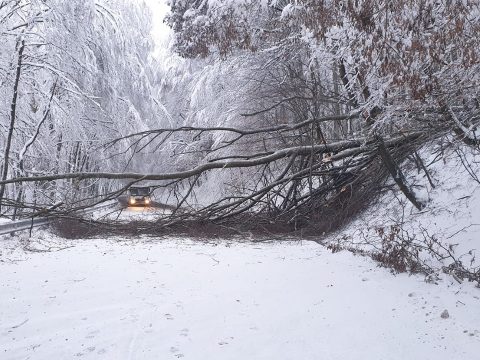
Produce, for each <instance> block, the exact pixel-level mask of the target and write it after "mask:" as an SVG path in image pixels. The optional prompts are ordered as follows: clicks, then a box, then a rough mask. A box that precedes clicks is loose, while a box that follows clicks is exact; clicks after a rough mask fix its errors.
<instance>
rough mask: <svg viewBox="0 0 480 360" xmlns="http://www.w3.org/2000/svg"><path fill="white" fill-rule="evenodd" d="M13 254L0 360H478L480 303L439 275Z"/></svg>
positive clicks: (80, 245) (114, 244)
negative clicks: (430, 279) (427, 278)
mask: <svg viewBox="0 0 480 360" xmlns="http://www.w3.org/2000/svg"><path fill="white" fill-rule="evenodd" d="M18 241H19V240H18V239H12V240H6V241H3V242H0V251H1V257H0V259H1V262H0V287H1V288H0V319H1V322H0V359H2V360H13V359H76V358H81V359H112V360H113V359H115V360H119V359H176V358H185V359H195V360H199V359H208V360H214V359H222V360H223V359H239V360H244V359H276V360H278V359H295V360H297V359H302V360H307V359H329V360H333V359H338V360H348V359H352V360H353V359H355V360H358V359H369V360H375V359H378V360H380V359H382V360H384V359H388V360H394V359H399V360H400V359H401V360H404V359H423V360H428V359H435V360H441V359H448V360H456V359H459V360H460V359H465V360H474V359H478V356H479V349H480V290H479V289H478V288H475V287H474V286H473V284H471V283H463V284H461V285H459V284H457V283H456V282H454V280H453V279H452V278H450V277H449V276H446V275H445V276H444V278H443V279H442V280H441V281H439V282H438V285H434V284H428V283H425V282H424V280H423V277H420V276H408V275H404V274H402V275H397V276H392V275H391V273H390V272H389V271H388V270H386V269H383V268H378V267H377V266H376V264H375V263H374V262H373V261H372V260H370V259H368V258H363V257H358V256H354V255H352V254H350V253H348V252H342V253H338V254H332V253H330V252H328V251H327V250H326V249H325V248H323V247H322V246H320V245H318V244H316V243H313V242H288V243H287V242H281V243H280V242H276V243H245V242H244V243H238V242H237V243H233V242H227V241H223V242H216V243H200V242H193V241H189V240H185V239H170V240H160V239H158V240H147V239H137V240H135V241H132V240H130V241H121V240H117V241H114V240H108V241H107V240H83V241H75V242H73V241H66V240H59V239H51V238H49V237H48V236H45V235H43V236H38V237H37V238H34V240H33V242H32V243H31V244H30V245H29V249H31V250H35V249H37V250H42V249H47V248H50V250H51V252H32V251H29V252H26V251H24V250H23V249H22V247H21V246H19V243H18ZM24 245H25V244H24ZM445 310H447V311H448V313H449V317H448V318H442V316H441V315H442V313H443V312H444V311H445Z"/></svg>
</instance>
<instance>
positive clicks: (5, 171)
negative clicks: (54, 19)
mask: <svg viewBox="0 0 480 360" xmlns="http://www.w3.org/2000/svg"><path fill="white" fill-rule="evenodd" d="M24 50H25V40H22V41H21V43H20V47H19V48H18V62H17V70H16V75H15V83H14V85H13V98H12V103H11V107H10V127H9V129H8V136H7V142H6V144H5V153H4V156H3V173H2V181H5V180H6V179H7V177H8V170H9V166H8V161H9V158H10V148H11V146H12V138H13V130H14V128H15V120H16V116H17V99H18V88H19V85H20V75H21V72H22V60H23V51H24ZM4 195H5V185H4V184H2V185H0V213H1V211H2V201H3V197H4Z"/></svg>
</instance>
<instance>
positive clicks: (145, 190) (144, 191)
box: [130, 188, 150, 196]
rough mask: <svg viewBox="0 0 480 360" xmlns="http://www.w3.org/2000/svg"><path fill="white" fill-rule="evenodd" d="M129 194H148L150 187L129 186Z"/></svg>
mask: <svg viewBox="0 0 480 360" xmlns="http://www.w3.org/2000/svg"><path fill="white" fill-rule="evenodd" d="M130 194H131V195H132V196H148V195H149V194H150V188H130Z"/></svg>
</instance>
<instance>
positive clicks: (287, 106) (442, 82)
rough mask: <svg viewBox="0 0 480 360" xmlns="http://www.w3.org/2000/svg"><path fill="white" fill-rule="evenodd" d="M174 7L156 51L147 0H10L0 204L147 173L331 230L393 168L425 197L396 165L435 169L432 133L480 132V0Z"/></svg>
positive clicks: (35, 203)
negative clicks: (164, 41)
mask: <svg viewBox="0 0 480 360" xmlns="http://www.w3.org/2000/svg"><path fill="white" fill-rule="evenodd" d="M170 9H171V10H170V12H169V14H168V15H167V17H166V19H165V22H166V24H168V26H169V27H171V29H172V30H173V35H172V36H171V41H170V42H171V45H170V51H168V52H164V53H163V54H162V56H160V57H157V58H155V57H153V56H152V51H153V50H154V41H153V39H152V37H151V23H152V16H151V14H149V9H148V8H147V6H146V5H145V4H142V2H138V3H137V2H134V4H132V2H130V1H126V0H125V1H120V0H115V1H113V0H111V1H100V0H99V1H85V2H75V1H74V2H65V1H49V2H45V1H41V0H38V1H35V0H34V1H3V2H2V4H1V8H0V11H1V15H2V18H1V19H2V20H1V22H0V24H1V26H2V32H1V36H2V38H3V40H2V41H3V44H4V46H3V47H2V53H1V61H2V64H1V66H0V68H1V71H2V74H1V79H2V80H1V89H2V92H1V94H2V95H1V101H2V104H3V106H2V107H1V109H3V110H2V114H1V119H2V120H1V126H2V128H3V130H2V137H1V147H2V155H3V157H2V158H3V161H2V172H1V174H2V179H1V182H0V198H1V206H2V208H1V209H2V213H3V214H11V213H12V211H13V216H14V217H15V216H18V215H19V213H25V214H28V215H29V216H32V214H33V216H35V214H36V213H38V212H43V213H45V212H47V213H48V212H53V211H56V212H62V211H67V210H71V209H72V208H78V207H80V206H88V205H91V204H95V203H98V202H101V201H104V200H105V199H112V198H115V197H116V196H118V195H119V194H121V193H123V192H124V191H125V190H126V189H127V188H128V186H131V185H132V184H135V183H136V182H145V181H149V182H150V183H151V184H152V185H153V186H154V187H155V189H156V190H155V194H156V196H157V197H158V198H160V199H162V201H165V202H166V203H170V204H171V205H173V206H175V207H176V208H183V211H182V214H183V215H182V216H183V218H185V217H187V218H192V217H194V218H202V219H207V220H213V221H217V220H223V219H226V218H227V217H228V218H231V217H237V216H240V215H245V216H247V217H248V216H252V214H254V218H255V221H258V219H259V218H258V215H260V216H261V218H263V219H265V221H267V222H268V223H275V224H282V226H286V227H291V226H293V227H294V228H295V229H298V228H299V227H302V226H312V224H313V223H316V226H317V227H320V228H321V229H316V230H318V231H320V230H321V232H323V231H328V230H330V228H334V227H336V226H340V225H341V224H342V223H343V222H344V221H345V219H347V218H349V217H350V216H351V215H353V214H355V213H357V212H358V211H361V210H362V209H364V208H365V207H367V206H368V205H369V203H370V202H371V201H372V200H373V199H374V198H375V196H376V195H377V194H378V193H379V191H381V188H383V187H384V183H385V181H387V180H388V178H389V177H392V176H393V179H394V180H395V182H396V183H397V185H398V186H399V187H400V189H401V190H402V192H403V193H404V196H406V197H407V198H408V199H409V200H410V201H411V202H412V203H413V204H414V205H415V206H416V207H417V208H418V209H421V208H422V207H423V206H424V204H422V200H421V199H418V198H417V197H416V195H415V192H414V189H412V188H411V186H410V185H409V184H408V183H407V181H406V180H405V179H404V176H403V174H402V170H401V168H400V167H399V164H400V163H402V162H403V161H404V160H405V159H407V158H411V159H413V161H414V162H415V164H416V165H417V166H419V167H420V168H422V171H426V172H428V170H427V169H426V167H425V164H424V161H423V159H422V158H421V157H420V155H419V154H418V150H419V149H420V148H421V147H422V146H423V145H424V144H425V143H428V142H431V141H444V142H458V140H460V141H462V142H463V143H465V144H466V145H468V146H470V147H473V148H476V147H477V146H478V140H477V135H478V134H477V125H478V121H479V119H480V117H479V116H480V115H479V112H480V103H479V98H478V84H479V76H480V75H479V73H480V72H479V56H480V54H479V51H480V50H479V49H480V44H479V42H480V38H479V37H478V36H477V34H478V33H479V30H480V29H479V27H480V23H479V21H478V17H479V4H478V2H476V1H448V2H438V1H434V0H431V1H424V0H419V1H395V2H392V1H373V0H372V1H360V2H359V1H340V0H339V1H335V0H332V1H327V2H325V1H270V2H269V1H233V0H230V1H229V0H224V1H171V2H170ZM319 14H321V15H319ZM319 217H321V218H322V221H319ZM319 222H324V223H325V224H318V223H319ZM337 223H338V224H337ZM313 225H315V224H313Z"/></svg>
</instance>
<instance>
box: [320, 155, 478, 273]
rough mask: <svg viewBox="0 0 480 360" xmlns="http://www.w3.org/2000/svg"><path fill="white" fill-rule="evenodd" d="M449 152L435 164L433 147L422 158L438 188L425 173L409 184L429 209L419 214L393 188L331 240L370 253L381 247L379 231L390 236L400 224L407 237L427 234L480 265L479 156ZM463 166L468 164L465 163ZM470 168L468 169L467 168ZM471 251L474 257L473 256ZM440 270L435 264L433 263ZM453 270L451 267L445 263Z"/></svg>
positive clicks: (411, 176) (413, 175)
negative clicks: (392, 229)
mask: <svg viewBox="0 0 480 360" xmlns="http://www.w3.org/2000/svg"><path fill="white" fill-rule="evenodd" d="M453 150H454V149H451V148H450V149H446V150H445V152H444V154H443V157H441V158H439V159H437V160H436V161H434V156H433V155H430V153H431V152H432V148H431V147H427V148H425V149H424V151H423V152H422V153H421V155H422V157H423V159H424V162H425V164H427V165H428V164H430V163H433V164H432V165H431V166H429V167H428V169H429V172H430V175H431V177H432V181H433V183H434V186H435V187H434V188H433V187H432V186H430V184H429V182H428V179H427V178H426V175H425V173H424V172H416V171H411V172H410V173H408V182H409V184H410V185H412V187H413V188H414V189H415V190H416V192H417V196H418V197H419V198H420V199H421V200H422V201H423V202H424V203H425V204H426V208H425V209H423V210H421V211H419V210H417V209H416V208H415V207H414V206H413V205H412V204H411V203H410V202H409V201H408V200H407V199H406V198H405V196H404V195H403V194H402V193H401V192H400V191H399V190H398V187H396V186H394V189H395V191H393V192H389V193H387V194H385V196H383V197H382V198H381V199H380V201H379V202H378V204H376V205H375V206H374V207H373V208H371V209H369V210H368V211H365V212H364V213H363V214H360V216H358V218H357V219H356V220H355V221H353V222H352V223H351V224H350V225H349V226H348V227H347V228H346V229H342V230H341V231H339V232H338V234H336V236H331V237H330V238H329V239H327V240H333V241H340V242H343V243H347V244H349V245H350V246H353V247H357V248H361V249H366V250H370V249H371V248H372V246H371V245H376V246H377V247H380V246H381V245H380V237H379V236H378V235H377V231H376V230H377V229H378V228H384V229H385V231H386V232H388V228H389V226H391V225H398V224H399V225H401V227H402V229H403V230H404V231H405V235H407V236H408V237H410V238H411V239H413V240H414V241H421V240H422V238H423V235H422V233H425V234H428V235H429V236H434V237H435V238H436V239H438V240H439V241H440V242H442V243H444V244H447V245H451V246H452V249H453V251H454V252H455V255H456V256H458V257H459V259H460V260H461V261H463V262H464V263H465V265H467V266H469V267H478V266H480V256H476V255H480V237H479V234H480V180H479V178H478V176H479V175H477V174H480V154H478V152H477V151H476V150H472V149H469V148H468V147H461V146H460V147H459V148H458V150H459V151H460V152H461V153H462V156H461V157H459V154H458V153H457V152H455V151H453ZM462 162H463V164H462ZM464 165H466V166H464ZM469 252H470V254H468V253H469ZM434 265H435V264H434ZM443 265H448V264H443Z"/></svg>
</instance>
